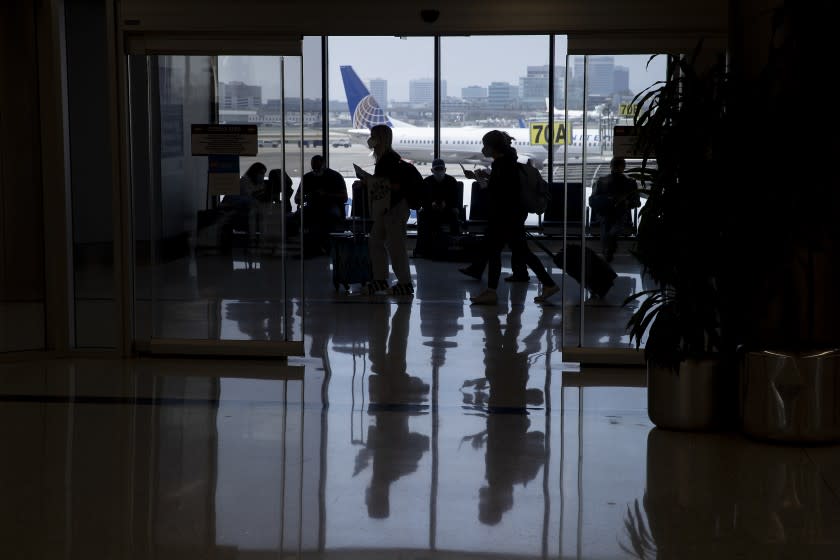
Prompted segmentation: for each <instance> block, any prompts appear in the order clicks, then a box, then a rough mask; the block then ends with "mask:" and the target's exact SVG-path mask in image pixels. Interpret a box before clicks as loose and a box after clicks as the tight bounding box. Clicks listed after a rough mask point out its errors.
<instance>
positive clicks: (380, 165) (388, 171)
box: [373, 150, 405, 208]
mask: <svg viewBox="0 0 840 560" xmlns="http://www.w3.org/2000/svg"><path fill="white" fill-rule="evenodd" d="M401 159H402V158H401V157H400V154H398V153H397V152H395V151H394V150H388V151H387V152H385V153H384V154H382V157H380V158H379V161H377V162H376V166H375V167H374V168H373V174H374V175H375V176H377V177H388V179H389V180H390V181H391V184H392V185H399V184H400V183H401V182H402V181H401V178H400V165H399V164H400V160H401ZM403 198H405V196H404V195H403V192H402V190H401V189H399V188H397V189H393V188H392V189H391V207H392V208H393V207H394V206H396V205H397V204H399V202H400V201H401V200H402V199H403Z"/></svg>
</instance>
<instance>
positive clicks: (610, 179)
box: [589, 173, 641, 224]
mask: <svg viewBox="0 0 840 560" xmlns="http://www.w3.org/2000/svg"><path fill="white" fill-rule="evenodd" d="M640 205H641V200H640V199H639V189H638V186H637V185H636V181H634V180H633V179H631V178H630V177H628V176H627V175H625V174H623V173H610V174H609V175H606V176H604V177H601V178H600V179H598V182H597V183H595V189H594V190H593V191H592V195H591V196H590V197H589V206H590V207H591V208H592V209H593V210H595V212H597V213H598V214H599V215H600V217H601V219H603V220H606V222H607V223H613V224H614V223H619V222H621V221H623V222H625V223H631V222H632V217H631V215H630V209H631V208H638V207H639V206H640Z"/></svg>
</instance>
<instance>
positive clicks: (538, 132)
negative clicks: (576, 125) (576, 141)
mask: <svg viewBox="0 0 840 560" xmlns="http://www.w3.org/2000/svg"><path fill="white" fill-rule="evenodd" d="M530 128H531V144H545V145H547V144H548V139H549V138H551V136H549V134H550V133H551V130H550V129H549V128H548V123H538V122H537V123H535V122H532V123H531V125H530ZM553 137H554V143H555V144H566V143H567V142H568V138H567V136H566V125H565V123H558V122H556V123H554V134H553Z"/></svg>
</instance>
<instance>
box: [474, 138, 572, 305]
mask: <svg viewBox="0 0 840 560" xmlns="http://www.w3.org/2000/svg"><path fill="white" fill-rule="evenodd" d="M511 140H512V139H511V137H510V136H509V135H507V134H506V133H504V132H502V131H501V130H491V131H490V132H488V133H487V134H485V135H484V137H483V138H482V139H481V142H482V144H483V145H484V147H483V148H482V150H481V153H482V154H484V156H485V157H489V158H493V165H492V166H491V172H490V180H489V181H488V183H487V189H488V199H489V206H490V208H489V216H488V221H487V234H486V237H485V244H486V245H485V249H486V250H487V255H488V261H487V267H488V268H487V289H486V290H484V291H483V292H481V293H480V294H478V295H477V296H474V297H472V298H470V300H471V301H472V302H473V304H476V305H495V304H496V302H497V301H498V297H497V295H496V288H498V286H499V277H500V276H501V273H502V249H504V247H505V245H507V246H508V247H510V249H511V251H512V252H513V253H514V254H516V253H518V254H519V255H520V256H521V258H522V260H523V261H525V264H526V265H528V268H530V269H531V270H532V271H533V272H534V274H536V275H537V278H538V279H539V281H540V288H541V289H540V293H539V295H537V297H535V298H534V302H535V303H545V302H546V301H548V298H550V297H551V296H553V295H554V294H556V293H557V292H558V291H560V289H559V288H558V287H557V284H555V282H554V280H553V279H552V278H551V276H550V275H549V274H548V272H546V270H545V267H544V266H543V264H542V262H541V261H540V259H539V258H538V257H537V256H536V255H534V253H532V252H531V250H530V249H529V248H528V244H527V242H526V241H525V219H526V218H527V217H528V211H527V210H525V207H524V205H523V204H522V199H521V196H520V192H519V189H520V183H519V170H518V169H517V163H516V149H515V148H514V147H513V146H511Z"/></svg>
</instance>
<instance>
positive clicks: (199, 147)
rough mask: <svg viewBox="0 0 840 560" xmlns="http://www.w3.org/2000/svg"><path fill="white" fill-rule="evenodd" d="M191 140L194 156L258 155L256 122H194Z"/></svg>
mask: <svg viewBox="0 0 840 560" xmlns="http://www.w3.org/2000/svg"><path fill="white" fill-rule="evenodd" d="M191 140H192V142H191V144H192V155H194V156H214V155H225V156H255V155H257V125H255V124H194V125H192V134H191Z"/></svg>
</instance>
